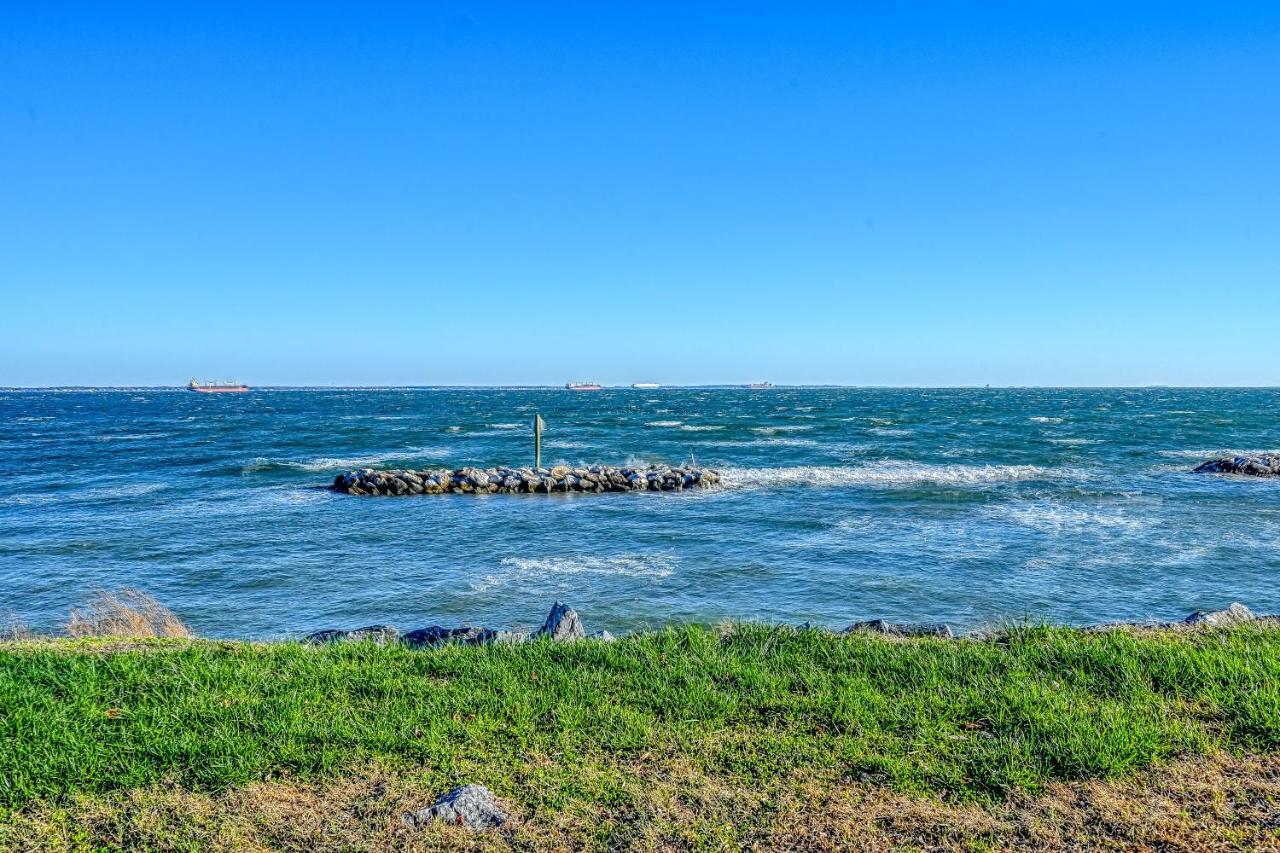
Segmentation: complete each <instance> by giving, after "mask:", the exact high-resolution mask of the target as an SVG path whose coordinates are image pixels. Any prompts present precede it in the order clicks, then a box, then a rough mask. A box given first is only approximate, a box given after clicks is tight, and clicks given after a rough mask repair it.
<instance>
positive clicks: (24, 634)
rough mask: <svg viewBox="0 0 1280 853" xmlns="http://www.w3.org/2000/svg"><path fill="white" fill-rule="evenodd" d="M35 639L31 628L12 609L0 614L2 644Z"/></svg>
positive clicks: (0, 639) (0, 638) (0, 640)
mask: <svg viewBox="0 0 1280 853" xmlns="http://www.w3.org/2000/svg"><path fill="white" fill-rule="evenodd" d="M33 637H35V634H34V633H32V631H31V628H30V626H28V625H27V623H26V621H25V620H23V618H22V617H21V616H19V615H18V614H17V613H16V612H15V611H14V610H13V609H12V608H6V609H5V611H4V612H3V613H0V642H4V643H14V642H20V641H22V640H30V639H32V638H33Z"/></svg>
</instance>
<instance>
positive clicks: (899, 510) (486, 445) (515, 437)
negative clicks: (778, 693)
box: [0, 388, 1280, 637]
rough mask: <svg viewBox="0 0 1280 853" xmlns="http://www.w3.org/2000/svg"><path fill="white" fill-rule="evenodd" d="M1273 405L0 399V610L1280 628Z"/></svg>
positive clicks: (1162, 395) (967, 397) (954, 395)
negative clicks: (337, 487) (370, 492)
mask: <svg viewBox="0 0 1280 853" xmlns="http://www.w3.org/2000/svg"><path fill="white" fill-rule="evenodd" d="M535 411H537V412H541V414H542V415H543V417H544V418H545V419H546V420H547V422H548V433H547V434H546V438H545V450H544V462H555V461H565V462H569V463H579V462H583V463H590V462H607V463H623V462H631V463H644V462H679V461H684V460H687V459H688V458H689V456H690V454H691V453H692V454H696V456H697V461H698V462H699V463H700V464H703V465H705V466H713V467H716V468H719V469H721V470H722V471H723V472H724V473H725V475H726V479H727V481H728V483H729V484H730V485H729V486H728V487H727V488H725V489H722V490H718V491H715V492H704V493H683V494H618V495H576V496H575V495H556V496H528V495H526V496H502V495H492V496H485V497H469V496H423V497H409V498H399V499H397V498H380V499H379V498H353V497H348V496H342V495H335V494H331V493H329V492H325V491H322V490H319V489H315V488H312V487H313V486H316V485H322V484H325V483H327V482H329V481H331V480H332V478H333V475H334V474H335V473H337V472H339V471H341V470H343V469H346V468H349V467H353V466H366V465H367V466H392V465H396V466H403V465H416V466H428V465H430V466H437V465H447V466H450V467H456V466H461V465H464V464H472V465H494V464H527V463H528V462H529V461H530V458H529V457H530V456H531V444H532V434H531V430H530V429H529V427H528V423H529V421H530V418H531V417H532V415H533V413H534V412H535ZM1278 427H1280V391H1276V390H1180V389H1143V390H994V389H993V390H977V389H971V390H890V389H783V388H779V389H772V390H767V391H749V390H745V389H705V390H703V389H662V390H657V391H649V390H643V391H642V390H631V389H627V390H616V391H615V390H610V391H604V392H599V393H572V392H566V391H560V390H545V391H531V390H510V391H506V390H432V389H395V390H255V391H253V392H252V393H250V394H245V395H217V396H208V395H197V394H190V393H187V392H185V391H157V390H139V391H102V392H83V391H65V392H31V391H13V392H0V453H2V454H3V458H4V460H5V463H6V464H5V473H4V487H3V489H0V611H4V610H6V609H9V610H12V611H15V612H16V613H18V614H19V615H21V616H22V617H24V618H25V619H26V620H27V621H28V622H29V623H30V624H32V625H33V626H34V627H36V628H38V629H51V628H54V627H56V626H57V625H58V624H60V623H61V622H62V621H63V620H65V618H66V615H67V610H68V608H69V607H70V606H71V605H72V604H73V603H75V602H77V601H79V600H82V599H83V598H84V597H85V595H86V593H87V592H88V591H90V590H92V589H94V588H118V587H124V586H133V587H140V588H142V589H145V590H147V591H149V592H151V593H152V594H154V595H155V596H156V597H157V598H159V599H160V600H162V601H164V602H165V603H167V604H169V605H170V606H172V607H173V608H174V609H175V610H177V611H178V612H179V614H180V615H181V616H182V617H183V618H184V619H186V620H187V621H188V622H189V623H190V624H191V625H192V626H193V627H194V628H195V629H196V630H197V631H198V632H200V633H202V634H206V635H214V636H254V637H271V636H279V635H282V634H288V633H293V632H299V631H305V630H309V629H314V628H318V627H325V626H347V627H352V626H355V625H358V624H365V623H369V622H377V621H380V622H390V623H392V624H397V625H400V626H402V627H418V626H421V625H425V624H430V623H433V622H439V623H443V624H455V623H458V622H460V621H465V622H470V623H478V624H489V625H495V626H505V625H526V626H527V625H530V624H534V623H536V622H537V621H538V620H539V619H540V618H541V616H542V615H543V614H544V613H545V611H546V609H547V608H548V607H549V605H550V604H551V602H552V601H553V600H555V599H561V600H565V601H568V602H570V603H571V604H573V605H575V606H576V607H577V608H578V609H579V610H580V611H581V612H582V613H583V614H584V616H585V618H586V619H587V622H588V627H590V628H609V629H612V630H627V629H634V628H637V627H641V626H652V625H656V624H659V623H662V622H666V621H670V620H698V621H715V620H719V619H723V618H750V619H762V620H768V621H776V622H792V623H794V622H801V621H804V620H811V621H813V622H815V623H822V624H828V625H832V626H839V625H842V624H844V623H846V622H848V621H850V620H853V619H858V618H870V617H885V618H898V619H910V620H939V621H949V622H951V623H953V624H956V625H959V626H968V627H972V626H975V625H980V624H985V623H988V622H990V621H993V620H999V619H1005V618H1010V617H1013V618H1020V617H1027V616H1029V617H1031V618H1035V619H1051V620H1055V621H1067V622H1075V623H1079V622H1092V621H1101V620H1107V619H1119V618H1140V617H1147V616H1153V615H1154V616H1178V615H1181V614H1183V613H1184V612H1186V611H1189V610H1191V609H1194V608H1197V607H1212V606H1218V605H1223V604H1226V603H1228V602H1229V601H1232V600H1237V599H1238V600H1241V601H1244V602H1245V603H1247V604H1249V605H1250V606H1253V607H1255V608H1257V609H1261V610H1270V611H1280V584H1278V583H1277V579H1278V576H1280V550H1278V549H1277V544H1278V543H1280V481H1265V480H1248V479H1237V478H1225V477H1216V476H1205V475H1193V474H1190V473H1188V472H1189V470H1190V469H1191V468H1192V467H1194V465H1195V464H1196V463H1197V462H1199V461H1200V460H1202V459H1205V458H1207V457H1210V456H1212V455H1214V454H1215V453H1218V452H1220V451H1225V450H1236V451H1247V450H1275V449H1276V448H1277V446H1280V430H1278Z"/></svg>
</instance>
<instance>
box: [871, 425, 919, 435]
mask: <svg viewBox="0 0 1280 853" xmlns="http://www.w3.org/2000/svg"><path fill="white" fill-rule="evenodd" d="M867 432H869V433H872V434H873V435H883V436H890V437H892V436H903V435H911V430H909V429H892V428H890V427H872V428H871V429H869V430H867Z"/></svg>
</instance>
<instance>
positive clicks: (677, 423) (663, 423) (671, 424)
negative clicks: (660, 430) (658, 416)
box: [645, 421, 683, 427]
mask: <svg viewBox="0 0 1280 853" xmlns="http://www.w3.org/2000/svg"><path fill="white" fill-rule="evenodd" d="M682 423H683V421H649V422H648V423H647V424H645V426H651V427H678V426H680V425H681V424H682Z"/></svg>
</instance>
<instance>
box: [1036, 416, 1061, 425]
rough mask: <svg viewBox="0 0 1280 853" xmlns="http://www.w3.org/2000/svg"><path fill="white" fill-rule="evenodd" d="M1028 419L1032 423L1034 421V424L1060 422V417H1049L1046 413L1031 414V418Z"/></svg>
mask: <svg viewBox="0 0 1280 853" xmlns="http://www.w3.org/2000/svg"><path fill="white" fill-rule="evenodd" d="M1030 420H1031V422H1032V423H1036V424H1060V423H1062V418H1051V417H1048V416H1047V415H1033V416H1032V417H1031V419H1030Z"/></svg>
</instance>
